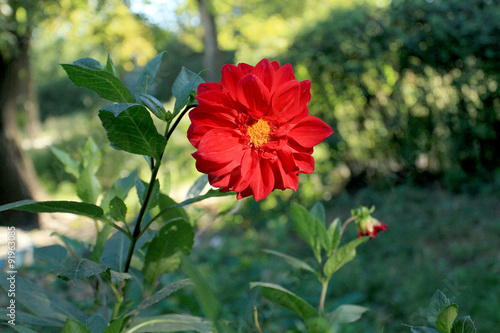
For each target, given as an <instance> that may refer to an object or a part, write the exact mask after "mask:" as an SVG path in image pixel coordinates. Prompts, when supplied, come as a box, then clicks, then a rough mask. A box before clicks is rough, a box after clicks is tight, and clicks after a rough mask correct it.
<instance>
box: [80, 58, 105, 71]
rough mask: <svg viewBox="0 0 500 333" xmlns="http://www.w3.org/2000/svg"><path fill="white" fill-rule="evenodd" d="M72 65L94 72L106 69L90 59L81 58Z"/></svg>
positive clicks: (98, 62)
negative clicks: (93, 70)
mask: <svg viewBox="0 0 500 333" xmlns="http://www.w3.org/2000/svg"><path fill="white" fill-rule="evenodd" d="M73 65H77V66H80V67H84V68H88V69H95V70H100V71H103V70H105V69H106V67H105V66H104V65H103V64H102V63H101V62H100V61H97V60H95V59H92V58H82V59H78V60H76V61H74V62H73Z"/></svg>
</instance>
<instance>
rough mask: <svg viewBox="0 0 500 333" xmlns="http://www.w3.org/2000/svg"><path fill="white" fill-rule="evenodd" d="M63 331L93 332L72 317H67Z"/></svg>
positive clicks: (71, 332) (66, 332) (64, 332)
mask: <svg viewBox="0 0 500 333" xmlns="http://www.w3.org/2000/svg"><path fill="white" fill-rule="evenodd" d="M62 333H91V332H90V330H89V329H88V328H87V327H85V325H83V324H82V323H79V322H77V321H76V320H73V319H71V318H68V319H66V324H65V325H64V328H63V331H62Z"/></svg>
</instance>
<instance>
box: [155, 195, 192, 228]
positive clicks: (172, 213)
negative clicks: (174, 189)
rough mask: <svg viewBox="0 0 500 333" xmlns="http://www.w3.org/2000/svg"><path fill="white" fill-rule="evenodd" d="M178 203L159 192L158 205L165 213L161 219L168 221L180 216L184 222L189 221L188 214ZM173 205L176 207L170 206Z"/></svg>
mask: <svg viewBox="0 0 500 333" xmlns="http://www.w3.org/2000/svg"><path fill="white" fill-rule="evenodd" d="M178 205H179V204H178V203H177V202H175V200H174V199H172V198H170V197H169V196H168V195H165V194H163V193H160V201H159V206H160V209H161V210H162V211H163V210H165V211H166V213H165V214H164V215H163V217H162V219H163V221H170V220H173V219H176V218H180V219H183V220H184V221H186V222H189V216H188V214H187V213H186V210H185V209H184V208H182V207H180V206H178ZM174 206H176V207H175V208H170V207H174Z"/></svg>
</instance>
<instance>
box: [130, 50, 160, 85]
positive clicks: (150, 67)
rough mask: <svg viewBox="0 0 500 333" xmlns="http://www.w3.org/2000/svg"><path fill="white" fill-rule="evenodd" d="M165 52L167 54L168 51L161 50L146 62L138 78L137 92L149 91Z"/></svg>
mask: <svg viewBox="0 0 500 333" xmlns="http://www.w3.org/2000/svg"><path fill="white" fill-rule="evenodd" d="M165 54H167V52H166V51H163V52H161V53H160V54H158V55H157V56H156V57H154V58H153V59H151V60H150V61H149V62H148V63H147V64H146V66H145V67H144V69H143V70H142V72H141V75H140V76H139V79H138V80H137V86H136V87H135V89H134V92H135V94H140V93H147V92H148V91H149V88H151V85H152V84H153V82H154V79H155V77H156V73H157V72H158V69H159V68H160V64H161V60H162V58H163V56H164V55H165Z"/></svg>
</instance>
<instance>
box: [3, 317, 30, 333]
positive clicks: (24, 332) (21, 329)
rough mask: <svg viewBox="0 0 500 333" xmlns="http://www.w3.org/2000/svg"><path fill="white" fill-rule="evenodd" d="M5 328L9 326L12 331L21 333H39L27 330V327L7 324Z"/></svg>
mask: <svg viewBox="0 0 500 333" xmlns="http://www.w3.org/2000/svg"><path fill="white" fill-rule="evenodd" d="M16 321H17V318H16ZM3 324H4V325H5V326H8V327H10V328H11V329H13V330H14V331H16V332H19V333H37V332H36V331H33V330H32V329H31V328H27V327H22V326H19V325H15V326H14V325H11V324H7V323H3Z"/></svg>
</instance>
